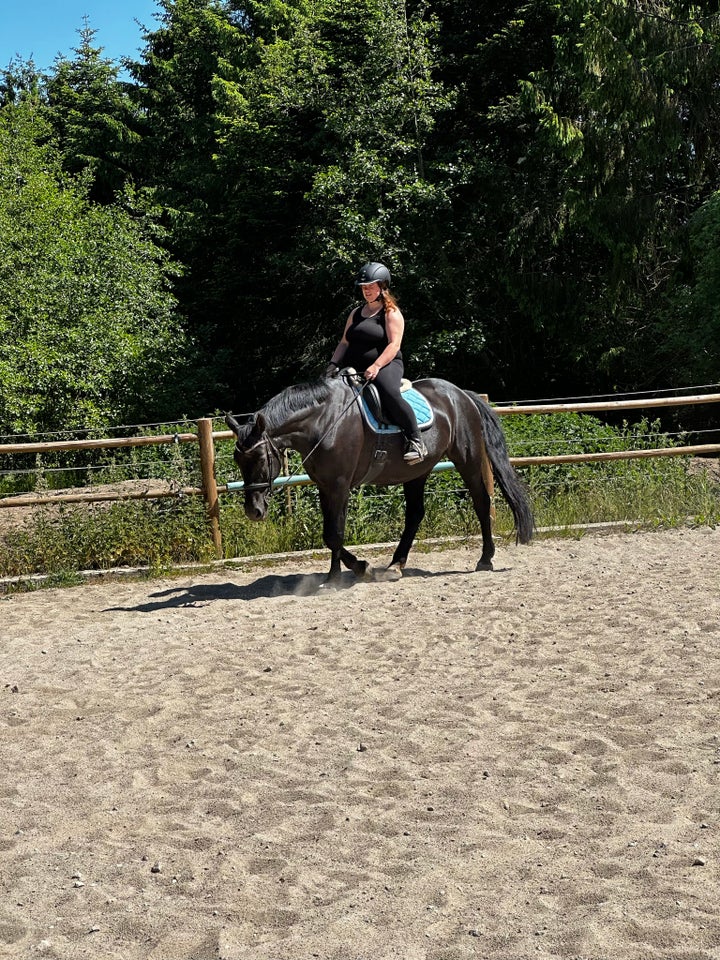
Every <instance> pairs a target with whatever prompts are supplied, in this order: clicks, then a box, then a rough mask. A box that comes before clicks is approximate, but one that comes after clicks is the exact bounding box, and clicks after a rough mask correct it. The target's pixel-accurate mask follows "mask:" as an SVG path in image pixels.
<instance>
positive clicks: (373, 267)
mask: <svg viewBox="0 0 720 960" xmlns="http://www.w3.org/2000/svg"><path fill="white" fill-rule="evenodd" d="M366 283H379V284H380V286H381V287H385V288H387V287H389V286H390V271H389V270H388V268H387V267H386V266H385V264H384V263H366V264H365V266H364V267H361V268H360V272H359V273H358V275H357V280H356V281H355V286H357V287H362V286H363V285H364V284H366Z"/></svg>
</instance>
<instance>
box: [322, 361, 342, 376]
mask: <svg viewBox="0 0 720 960" xmlns="http://www.w3.org/2000/svg"><path fill="white" fill-rule="evenodd" d="M339 373H340V367H339V366H338V365H337V364H336V363H332V361H331V362H330V363H329V364H328V365H327V369H326V371H325V376H326V377H336V376H337V375H338V374H339Z"/></svg>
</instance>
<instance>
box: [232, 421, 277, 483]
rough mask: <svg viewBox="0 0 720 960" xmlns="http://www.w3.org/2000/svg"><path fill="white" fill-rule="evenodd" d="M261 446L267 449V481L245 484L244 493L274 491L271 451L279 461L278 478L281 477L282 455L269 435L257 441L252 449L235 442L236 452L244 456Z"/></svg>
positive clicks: (264, 435)
mask: <svg viewBox="0 0 720 960" xmlns="http://www.w3.org/2000/svg"><path fill="white" fill-rule="evenodd" d="M260 446H264V447H265V459H266V462H267V480H258V481H257V483H243V491H255V490H264V491H269V490H272V486H273V479H274V478H273V475H272V458H271V456H270V451H272V453H273V455H274V456H275V458H276V459H277V465H278V471H277V474H276V476H277V475H279V473H280V468H281V466H282V454H281V453H280V451H279V449H278V448H277V446H276V444H274V443H273V441H272V440H271V439H270V437H269V436H268V435H267V434H263V436H262V437H261V438H260V439H259V440H258V441H257V443H254V444H253V445H252V446H251V447H247V448H244V447H241V446H240V441H239V440H236V441H235V450H236V452H237V453H239V454H241V455H243V456H244V455H245V454H247V453H252V451H253V450H256V449H257V448H258V447H260Z"/></svg>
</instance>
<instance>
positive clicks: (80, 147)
mask: <svg viewBox="0 0 720 960" xmlns="http://www.w3.org/2000/svg"><path fill="white" fill-rule="evenodd" d="M78 32H79V34H80V45H79V46H78V47H77V48H75V50H74V52H75V57H74V58H73V59H71V60H69V59H65V58H58V60H56V62H55V65H54V69H53V71H52V73H51V74H50V76H49V77H48V80H47V100H48V106H49V112H48V116H49V119H50V123H51V125H52V129H53V133H54V135H55V137H56V138H57V140H58V144H59V147H60V150H61V152H62V156H63V167H64V169H65V170H67V171H68V172H69V173H72V174H76V173H81V172H82V173H85V174H86V175H87V176H89V177H90V184H91V186H90V198H91V199H92V200H97V201H99V202H102V203H109V202H111V201H112V200H113V199H114V198H115V196H116V194H117V193H118V191H120V190H121V189H122V188H123V187H124V185H125V183H126V182H127V181H128V178H129V173H130V170H131V167H132V162H133V154H134V151H135V150H136V149H137V145H138V142H139V134H138V129H137V128H138V117H137V115H136V110H135V108H134V107H133V104H132V101H131V99H130V97H129V93H128V90H129V84H127V83H125V82H121V81H120V80H119V79H118V77H119V73H120V70H119V67H118V66H116V65H115V64H113V62H112V61H111V60H108V59H107V58H105V57H103V56H102V51H103V48H102V47H98V46H95V36H96V33H97V31H96V30H92V29H91V28H90V27H89V25H88V22H87V18H86V19H85V25H84V27H83V28H82V29H81V30H79V31H78Z"/></svg>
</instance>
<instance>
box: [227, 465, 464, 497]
mask: <svg viewBox="0 0 720 960" xmlns="http://www.w3.org/2000/svg"><path fill="white" fill-rule="evenodd" d="M454 469H455V464H454V463H450V461H449V460H442V461H441V462H440V463H436V464H435V466H434V467H433V468H432V472H433V473H442V472H444V471H445V470H454ZM312 482H313V481H312V480H311V479H310V477H309V476H308V475H307V474H306V473H299V474H298V475H297V476H295V477H278V478H277V480H273V487H296V486H300V484H303V483H312ZM226 486H227V491H228V493H237V492H238V491H240V490H242V489H243V487H244V486H245V484H244V483H243V482H242V480H230V481H229V482H228V483H227V484H226Z"/></svg>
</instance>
